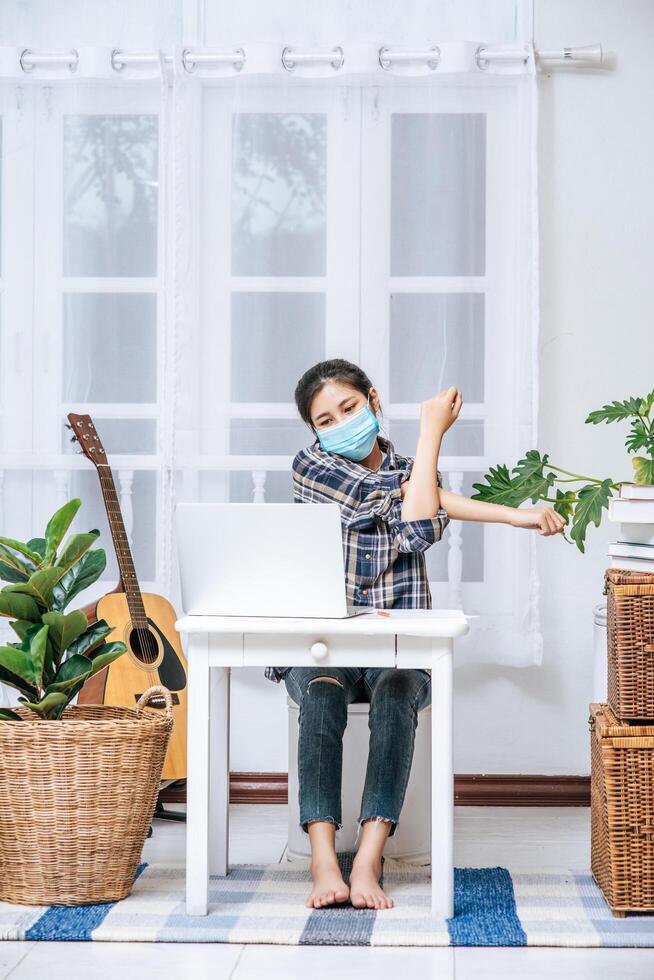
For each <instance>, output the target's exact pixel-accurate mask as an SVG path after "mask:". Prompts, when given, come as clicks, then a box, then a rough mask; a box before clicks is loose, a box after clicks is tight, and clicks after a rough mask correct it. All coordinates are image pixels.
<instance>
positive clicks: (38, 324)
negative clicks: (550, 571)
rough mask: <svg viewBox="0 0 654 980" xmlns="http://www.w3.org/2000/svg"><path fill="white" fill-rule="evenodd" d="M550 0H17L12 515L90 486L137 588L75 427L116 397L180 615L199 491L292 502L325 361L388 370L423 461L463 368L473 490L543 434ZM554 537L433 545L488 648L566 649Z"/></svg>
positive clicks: (11, 134) (458, 443) (9, 62)
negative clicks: (185, 554)
mask: <svg viewBox="0 0 654 980" xmlns="http://www.w3.org/2000/svg"><path fill="white" fill-rule="evenodd" d="M527 8H528V4H526V3H523V2H514V0H502V2H500V0H497V2H493V3H488V2H483V3H482V2H481V0H480V2H479V3H470V4H466V5H465V8H463V7H462V5H460V4H455V3H453V2H452V3H447V2H443V0H441V2H438V3H437V4H433V3H431V2H430V3H427V2H426V0H424V2H423V0H414V2H411V3H409V4H408V5H404V6H403V7H402V8H401V10H400V9H399V8H396V5H394V4H391V3H386V2H384V3H382V4H379V3H375V4H372V3H368V2H361V3H356V4H354V3H351V2H346V0H341V2H338V3H335V4H330V5H323V7H322V8H316V6H315V5H306V4H302V3H299V2H296V0H292V2H291V0H285V2H284V3H282V4H277V5H275V6H274V8H273V7H272V6H271V5H264V4H261V3H260V2H255V0H247V2H244V3H241V4H240V5H239V6H238V7H234V6H231V5H228V4H226V3H224V2H222V0H221V2H218V3H212V4H206V5H201V4H196V3H185V2H182V0H151V2H149V3H141V4H139V5H138V6H137V8H133V7H132V6H130V5H128V4H127V3H124V2H122V0H117V2H114V3H112V4H107V5H102V6H101V7H97V5H96V6H89V5H84V4H82V3H81V2H78V0H69V2H65V3H64V2H62V3H60V4H57V5H56V8H53V7H52V6H51V5H49V4H46V3H44V2H40V0H25V2H22V0H21V2H20V3H19V2H13V3H7V4H4V5H3V7H2V10H0V29H1V30H2V38H3V44H4V47H0V112H1V115H2V156H3V170H2V202H1V203H2V209H1V218H2V233H3V234H2V241H3V244H4V247H3V249H2V257H1V265H2V268H1V280H0V288H1V290H2V310H1V314H2V315H1V318H0V380H1V382H2V383H1V385H0V451H1V460H0V531H1V533H3V534H6V535H8V536H12V537H18V538H24V539H26V538H29V537H31V536H33V535H35V534H37V533H39V532H40V531H41V529H42V528H43V526H44V524H45V521H46V520H47V517H48V516H49V514H50V513H51V511H52V510H53V509H54V508H55V507H56V506H57V505H59V504H60V503H61V502H62V501H63V500H64V499H66V498H67V497H69V496H71V495H73V494H77V495H79V496H81V497H82V499H83V502H84V506H83V508H82V510H81V511H80V516H79V518H78V523H79V529H87V528H89V527H100V528H101V529H102V530H103V532H104V534H103V537H104V542H105V545H106V546H107V549H108V553H109V563H108V569H107V573H106V576H105V579H104V581H103V582H101V583H98V585H97V588H96V592H97V594H101V593H102V592H104V591H107V590H108V589H110V588H112V587H113V585H114V584H115V580H116V565H115V561H114V559H113V557H112V555H111V546H110V537H109V535H108V532H107V524H106V520H105V518H104V514H103V507H102V502H101V498H100V494H99V490H98V486H97V480H96V477H95V474H94V473H93V471H92V470H90V469H89V467H88V464H86V461H85V460H84V459H83V458H78V457H77V456H75V455H74V454H73V452H72V449H73V447H71V446H70V444H69V443H68V442H67V434H66V432H65V430H64V426H63V423H64V421H65V416H66V413H67V412H68V411H70V410H73V411H78V412H89V413H90V414H91V415H92V416H93V417H94V419H95V420H96V421H97V423H98V429H99V432H100V435H101V436H102V438H103V441H104V444H105V447H106V449H107V451H108V452H109V455H110V459H111V462H112V464H113V467H114V472H115V475H116V482H117V485H118V489H119V493H120V496H121V502H122V506H123V512H124V515H125V519H126V523H127V526H128V531H129V533H130V536H131V540H132V546H133V550H134V554H135V561H136V568H137V572H138V574H139V577H140V580H141V584H142V587H143V588H144V589H149V590H153V591H156V590H159V591H162V592H165V593H166V594H169V595H170V596H171V598H172V599H173V600H174V601H175V602H176V603H177V605H178V606H179V592H178V584H177V572H176V567H175V555H174V538H173V530H172V514H173V508H174V503H175V501H176V500H179V499H203V500H235V501H238V500H254V501H275V500H287V499H290V494H291V478H290V463H291V459H292V456H293V454H294V453H295V451H296V450H297V449H298V448H300V447H301V446H302V445H305V444H307V441H309V440H310V435H309V433H308V431H307V430H306V429H304V428H303V426H302V425H301V424H300V422H299V421H298V419H297V418H296V412H295V407H294V405H293V400H292V398H293V388H294V385H295V382H296V381H297V379H298V377H299V375H300V374H301V373H302V371H303V370H304V369H305V368H306V367H308V366H309V365H310V364H312V363H314V362H315V361H317V360H320V359H322V358H324V357H332V356H342V357H346V358H349V359H351V360H353V361H355V362H358V363H360V364H361V365H362V366H363V367H364V368H365V369H366V370H367V371H368V372H369V373H370V375H371V376H372V378H373V380H374V382H375V383H376V385H377V386H378V388H379V389H380V392H381V396H382V403H383V407H384V415H385V424H386V428H387V431H388V432H389V434H390V436H391V438H392V439H393V441H394V442H395V444H396V445H397V446H398V448H399V449H400V450H402V451H404V452H408V453H410V452H413V450H414V448H415V441H416V436H417V419H418V414H419V404H420V402H421V401H422V400H423V399H424V398H426V397H428V396H429V395H431V394H433V393H434V392H436V391H438V390H441V389H442V388H444V387H446V386H447V385H449V384H457V385H459V386H460V387H461V388H462V390H463V393H464V398H465V402H466V404H465V407H464V411H463V413H462V416H461V417H460V418H459V420H458V421H457V423H456V424H455V426H454V427H453V428H452V429H451V430H450V431H449V432H448V434H447V436H446V438H445V441H444V444H443V449H442V454H441V460H440V468H441V470H442V472H443V474H444V482H445V486H446V487H449V488H450V489H452V490H454V491H456V492H459V493H463V494H466V495H470V494H471V493H472V492H473V489H472V484H473V483H474V482H476V481H477V480H479V479H480V478H481V476H482V474H483V473H484V472H485V471H486V470H487V468H488V466H489V465H495V464H496V463H498V462H506V463H507V464H509V465H513V463H514V462H515V461H517V459H518V457H519V455H520V454H522V453H523V452H524V451H525V450H526V449H528V448H531V447H532V446H533V445H536V435H537V404H538V400H537V394H538V391H537V381H538V376H537V364H536V352H537V336H538V320H537V252H536V241H537V225H536V213H537V212H536V167H535V150H536V147H535V131H536V130H535V121H536V82H535V74H534V58H533V50H532V48H531V45H530V41H529V38H530V30H529V17H528V13H525V11H526V10H527ZM461 38H465V39H466V40H463V41H462V40H460V39H461ZM480 46H483V47H486V48H488V47H494V48H497V49H498V50H500V51H504V52H505V53H506V52H508V53H509V57H508V58H507V59H505V60H497V61H491V62H485V61H484V59H483V58H480V57H479V54H478V48H479V47H480ZM382 49H386V50H385V51H382ZM519 49H525V50H526V56H525V58H524V59H523V58H522V57H521V56H519V53H518V55H516V54H515V52H516V51H518V52H519ZM512 51H513V52H514V54H513V55H511V54H510V53H511V52H512ZM30 52H31V53H32V54H36V55H38V54H39V52H40V53H44V52H45V53H48V52H50V53H55V54H58V55H59V56H66V58H67V59H68V60H63V61H61V60H60V61H59V62H56V61H53V62H51V63H44V62H41V63H38V64H36V65H34V64H32V62H30ZM121 52H122V53H123V54H125V53H127V54H130V53H131V54H133V55H137V56H138V55H139V53H140V54H141V55H143V54H145V55H147V57H146V58H141V60H139V58H138V57H136V59H135V60H132V61H131V62H130V61H128V62H126V63H124V62H121V60H120V55H121ZM284 52H285V53H284ZM194 53H195V54H197V53H205V54H213V55H215V54H217V53H218V54H220V55H221V58H220V59H219V60H218V61H217V60H215V59H214V60H213V61H211V60H210V61H204V62H203V61H202V59H201V58H200V59H198V61H194V59H193V54H194ZM303 54H304V55H305V56H308V58H307V57H305V58H304V59H303V58H302V55H303ZM316 54H317V55H318V56H319V57H318V58H317V59H316V58H315V57H314V56H315V55H316ZM294 55H296V56H298V57H297V60H294ZM21 59H22V61H21ZM536 547H537V546H536V538H535V535H534V534H533V533H531V532H524V531H516V530H513V529H511V528H507V527H505V526H498V525H485V526H481V525H475V524H472V523H463V524H459V525H457V522H454V521H453V522H452V523H451V524H450V526H449V528H448V531H447V532H446V536H445V539H444V540H443V541H442V542H439V544H438V545H437V546H435V547H434V548H433V549H432V551H431V552H430V554H429V568H430V579H431V581H432V591H433V594H434V605H435V606H454V605H456V606H463V608H465V609H466V611H468V612H475V613H478V614H479V619H477V620H475V621H474V625H473V629H472V631H471V633H470V634H469V635H468V636H467V637H466V638H464V640H463V641H462V643H461V644H460V653H459V656H460V659H461V660H470V661H475V660H476V661H484V660H485V661H489V662H496V663H504V664H507V665H512V666H524V665H528V664H534V663H539V662H540V655H541V642H542V641H541V635H540V628H539V617H538V577H537V567H536ZM0 630H3V631H4V632H3V636H5V637H6V635H7V634H6V624H5V623H1V624H0ZM262 764H263V765H264V767H265V762H264V763H262Z"/></svg>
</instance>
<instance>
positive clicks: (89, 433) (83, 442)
mask: <svg viewBox="0 0 654 980" xmlns="http://www.w3.org/2000/svg"><path fill="white" fill-rule="evenodd" d="M68 421H69V422H70V426H69V427H70V429H71V430H72V433H73V434H72V436H71V442H73V441H74V442H78V443H79V445H80V449H81V451H82V452H83V453H84V455H85V456H86V458H87V459H90V460H91V462H92V463H93V464H94V465H95V466H97V465H98V464H99V463H105V464H106V462H107V454H106V453H105V451H104V446H103V445H102V442H101V440H100V436H99V435H98V433H97V432H96V430H95V425H94V424H93V420H92V418H91V416H90V415H75V413H74V412H69V413H68Z"/></svg>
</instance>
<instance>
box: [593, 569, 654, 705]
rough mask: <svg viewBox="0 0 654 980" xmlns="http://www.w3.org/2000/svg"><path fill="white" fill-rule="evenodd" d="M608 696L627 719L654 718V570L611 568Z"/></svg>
mask: <svg viewBox="0 0 654 980" xmlns="http://www.w3.org/2000/svg"><path fill="white" fill-rule="evenodd" d="M604 592H605V593H606V595H607V596H608V599H607V634H606V635H607V647H608V649H607V653H608V701H609V704H610V705H611V708H612V709H613V711H614V713H615V714H616V716H617V717H618V718H620V719H621V721H634V722H639V721H654V573H651V572H636V571H632V570H631V569H626V568H607V569H606V571H605V573H604Z"/></svg>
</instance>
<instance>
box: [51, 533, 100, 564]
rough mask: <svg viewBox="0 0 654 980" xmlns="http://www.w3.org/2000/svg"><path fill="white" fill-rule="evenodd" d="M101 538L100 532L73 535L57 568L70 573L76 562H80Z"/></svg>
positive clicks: (62, 553) (58, 560) (59, 558)
mask: <svg viewBox="0 0 654 980" xmlns="http://www.w3.org/2000/svg"><path fill="white" fill-rule="evenodd" d="M99 536H100V532H99V531H98V530H93V531H86V532H84V533H81V534H73V535H71V537H70V538H69V539H68V541H66V544H65V546H64V549H63V551H62V552H61V554H60V555H59V557H58V558H57V561H56V562H55V567H56V568H63V569H65V570H66V571H68V570H69V569H70V568H72V567H73V565H74V564H75V562H77V561H79V560H80V558H81V557H82V556H83V555H85V554H86V552H87V551H88V550H89V548H92V547H93V545H94V544H95V541H96V540H97V538H98V537H99Z"/></svg>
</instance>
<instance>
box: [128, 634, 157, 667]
mask: <svg viewBox="0 0 654 980" xmlns="http://www.w3.org/2000/svg"><path fill="white" fill-rule="evenodd" d="M129 645H130V647H131V650H132V653H133V654H134V656H135V657H136V659H137V660H140V661H141V663H143V664H153V663H154V662H155V660H156V659H157V657H158V656H159V648H158V646H157V641H156V639H155V637H154V636H153V634H152V633H151V632H150V630H149V629H146V628H143V629H136V628H135V629H133V630H132V632H131V633H130V634H129Z"/></svg>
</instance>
